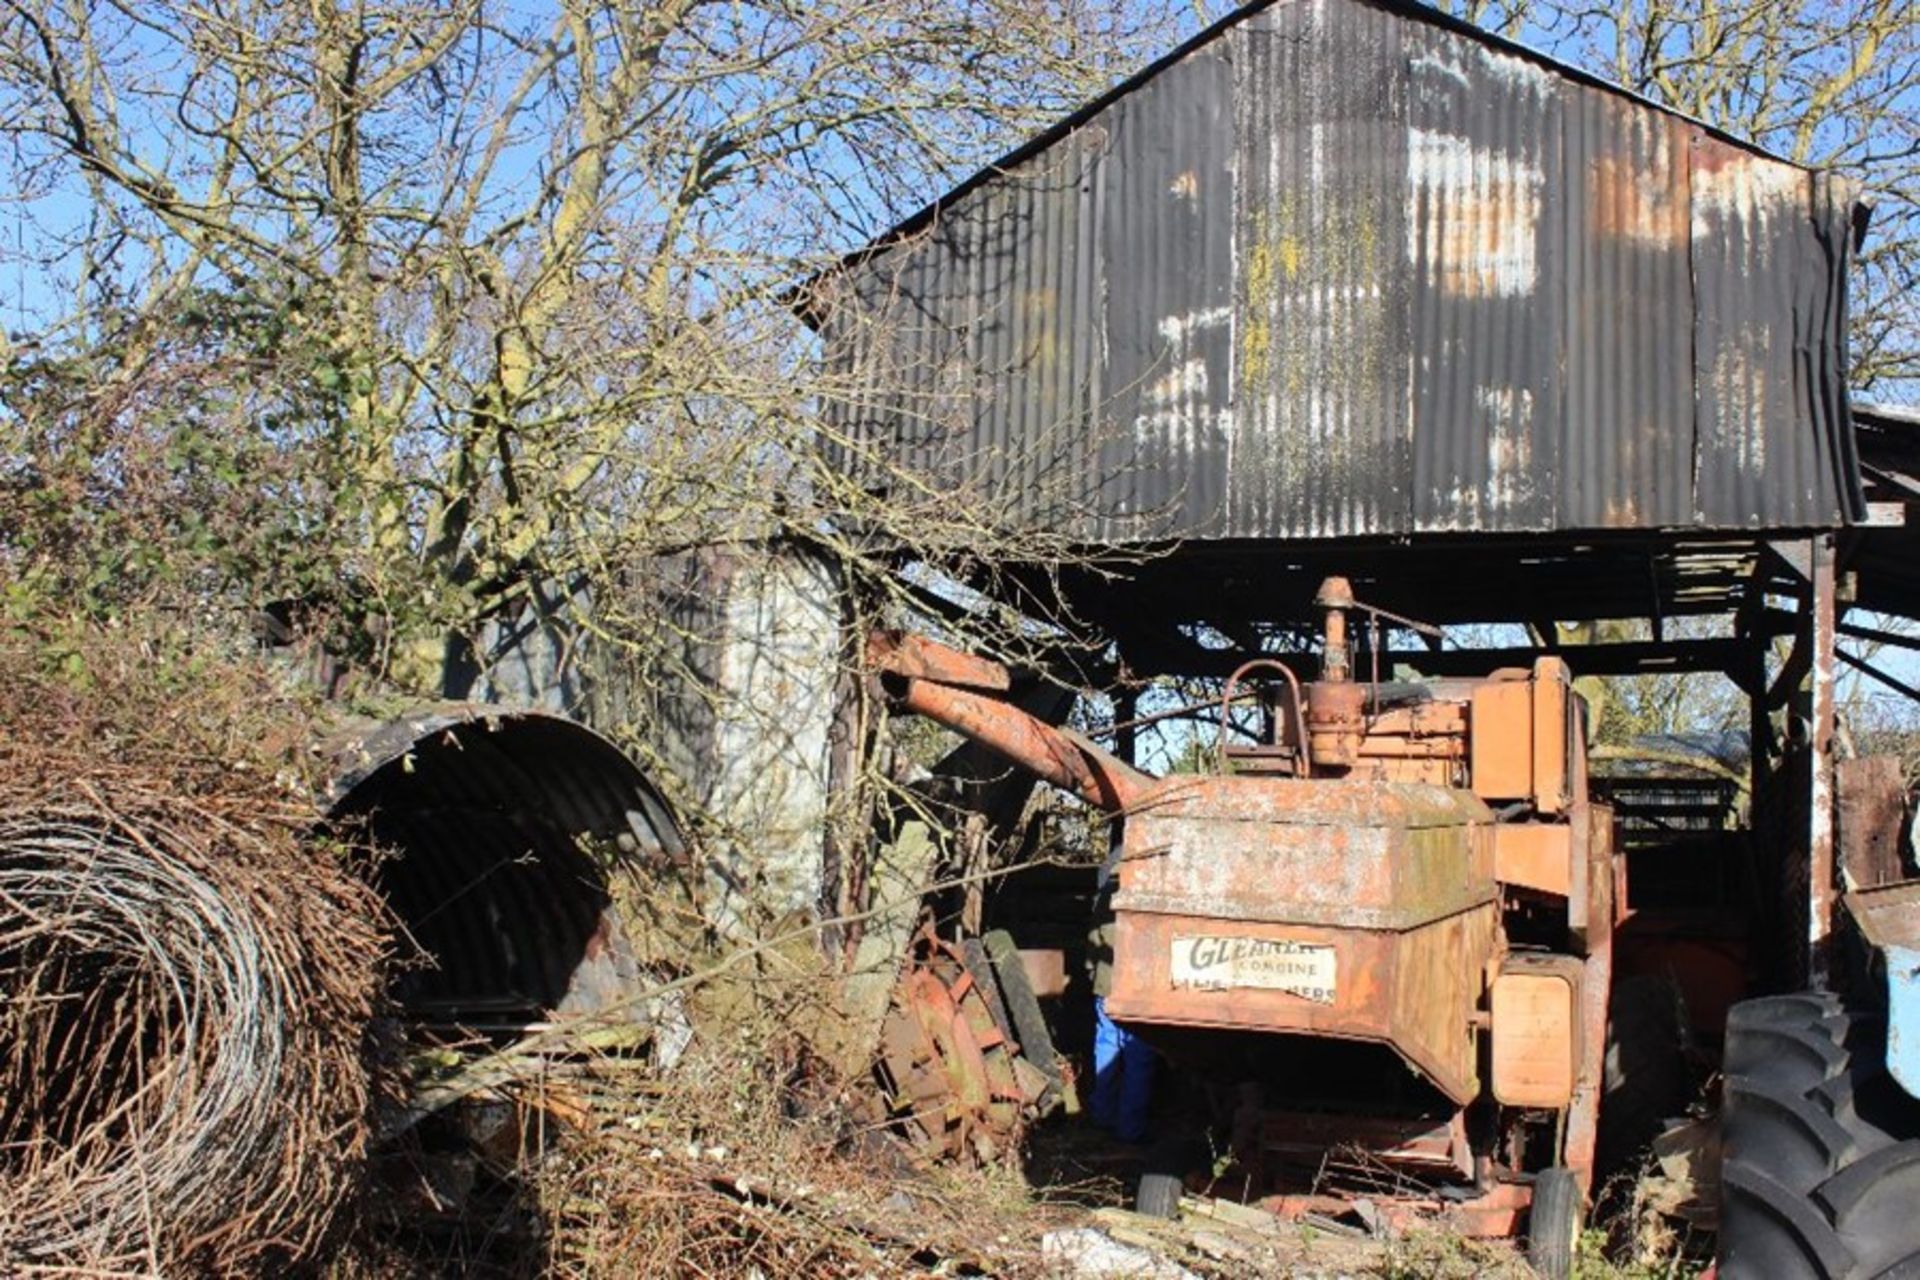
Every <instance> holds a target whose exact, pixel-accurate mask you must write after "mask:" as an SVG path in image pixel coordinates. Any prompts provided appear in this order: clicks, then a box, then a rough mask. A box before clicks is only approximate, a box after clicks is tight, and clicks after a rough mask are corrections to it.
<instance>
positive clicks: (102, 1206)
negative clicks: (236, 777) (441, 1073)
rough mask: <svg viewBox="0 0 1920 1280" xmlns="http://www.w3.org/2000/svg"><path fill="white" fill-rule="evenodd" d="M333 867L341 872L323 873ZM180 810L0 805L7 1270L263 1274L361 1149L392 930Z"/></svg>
mask: <svg viewBox="0 0 1920 1280" xmlns="http://www.w3.org/2000/svg"><path fill="white" fill-rule="evenodd" d="M321 856H324V855H321ZM313 858H314V855H313V854H312V853H311V852H309V851H306V850H303V848H302V846H301V845H300V843H299V842H298V841H296V840H293V839H291V838H290V837H288V836H287V835H286V833H284V832H281V831H275V830H272V829H262V828H260V827H257V826H250V825H248V824H246V823H245V822H243V821H236V820H233V819H232V818H230V817H228V816H226V815H223V814H219V813H215V812H209V811H207V810H204V809H201V808H197V807H195V806H193V805H191V804H188V803H185V802H180V801H177V800H174V799H172V798H170V797H168V796H166V795H165V794H158V793H156V794H140V793H137V792H136V793H134V794H126V787H125V783H124V779H123V780H122V789H121V794H118V795H114V796H110V797H103V796H100V795H98V794H97V793H96V794H91V795H89V796H87V797H85V798H83V799H82V800H80V801H78V802H71V801H65V800H62V801H57V802H54V803H46V802H44V801H43V802H42V803H39V804H35V805H32V806H29V807H26V808H20V807H10V806H7V805H5V804H4V803H0V995H3V996H4V1001H5V1003H4V1006H3V1007H0V1262H3V1261H8V1260H10V1261H11V1262H12V1264H13V1265H14V1266H16V1267H21V1268H28V1267H35V1266H44V1267H48V1268H52V1267H55V1266H73V1265H84V1266H88V1267H97V1268H108V1269H115V1268H123V1267H137V1268H145V1269H158V1270H161V1271H163V1272H164V1273H167V1274H173V1273H175V1272H176V1271H180V1270H192V1271H197V1272H203V1273H215V1274H235V1273H242V1272H253V1273H258V1272H259V1271H260V1270H262V1269H263V1268H266V1267H270V1266H273V1265H274V1264H275V1263H276V1262H285V1261H287V1260H290V1259H293V1258H299V1257H306V1256H311V1255H312V1254H313V1253H314V1252H315V1251H316V1250H317V1249H318V1247H319V1246H320V1243H321V1241H322V1240H323V1238H325V1237H326V1236H327V1235H328V1234H329V1232H330V1231H331V1230H332V1229H333V1227H334V1225H335V1220H336V1218H337V1217H338V1211H339V1208H340V1206H341V1204H342V1203H343V1201H344V1198H345V1196H346V1194H347V1191H348V1189H349V1187H350V1186H351V1185H352V1177H353V1174H354V1171H355V1170H354V1164H355V1162H356V1161H357V1160H358V1159H359V1158H360V1157H361V1156H362V1155H363V1153H364V1146H365V1140H366V1117H367V1112H368V1105H369V1083H368V1073H367V1070H366V1066H365V1063H364V1061H363V1060H362V1059H363V1050H364V1044H365V1038H366V1027H367V1023H368V1020H369V1018H370V1017H371V1014H372V1010H373V1000H374V995H375V992H376V990H377V980H378V975H377V972H376V969H377V959H378V956H379V954H380V946H381V943H380V935H379V932H378V926H377V921H378V912H377V910H375V909H374V908H373V907H372V906H371V903H370V899H368V898H366V897H365V893H366V891H365V889H364V887H363V886H361V885H360V884H359V882H358V881H357V880H356V879H355V878H354V877H352V876H351V875H348V874H346V873H345V872H344V871H342V870H341V869H339V868H334V867H329V866H326V865H314V863H313Z"/></svg>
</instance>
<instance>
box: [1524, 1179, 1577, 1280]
mask: <svg viewBox="0 0 1920 1280" xmlns="http://www.w3.org/2000/svg"><path fill="white" fill-rule="evenodd" d="M1580 1208H1581V1206H1580V1184H1579V1182H1578V1181H1576V1180H1575V1179H1574V1176H1573V1170H1571V1169H1568V1168H1566V1167H1565V1166H1563V1165H1554V1166H1553V1167H1552V1168H1551V1169H1542V1170H1541V1171H1540V1172H1539V1174H1538V1175H1537V1176H1536V1177H1535V1178H1534V1180H1533V1207H1532V1208H1531V1209H1529V1210H1528V1211H1527V1261H1528V1262H1529V1263H1531V1264H1533V1269H1534V1270H1535V1271H1538V1272H1539V1273H1540V1274H1541V1275H1542V1276H1543V1277H1545V1280H1567V1277H1569V1276H1571V1275H1572V1274H1573V1256H1574V1253H1575V1251H1576V1248H1577V1246H1578V1245H1579V1243H1580V1218H1581V1213H1580Z"/></svg>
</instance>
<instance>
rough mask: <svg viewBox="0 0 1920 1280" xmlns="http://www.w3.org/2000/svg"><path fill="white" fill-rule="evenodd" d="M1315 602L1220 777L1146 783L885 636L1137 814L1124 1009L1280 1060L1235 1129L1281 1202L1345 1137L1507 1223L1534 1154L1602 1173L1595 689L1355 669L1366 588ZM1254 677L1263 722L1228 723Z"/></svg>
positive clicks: (1002, 737) (1522, 1202)
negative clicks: (1586, 700) (1320, 640)
mask: <svg viewBox="0 0 1920 1280" xmlns="http://www.w3.org/2000/svg"><path fill="white" fill-rule="evenodd" d="M1316 604H1317V605H1319V606H1322V607H1324V609H1325V611H1326V612H1325V618H1326V625H1325V634H1324V650H1323V658H1322V663H1321V671H1320V676H1321V678H1320V679H1319V680H1316V681H1313V682H1310V683H1307V684H1304V685H1302V684H1300V683H1298V682H1297V681H1296V680H1295V678H1294V676H1293V673H1292V672H1291V671H1289V670H1287V669H1286V668H1285V667H1284V666H1282V665H1281V664H1280V663H1279V662H1277V661H1268V660H1260V661H1257V662H1254V663H1249V664H1247V666H1246V667H1244V668H1242V669H1241V671H1239V672H1236V673H1235V676H1234V677H1233V679H1231V680H1229V682H1228V685H1227V689H1226V691H1225V695H1224V698H1223V703H1222V707H1221V725H1222V734H1221V743H1220V751H1219V756H1218V768H1217V772H1215V773H1212V774H1208V775H1198V776H1196V775H1173V776H1168V777H1164V778H1155V777H1152V776H1149V775H1147V774H1145V773H1142V772H1140V771H1139V770H1137V769H1135V768H1133V767H1132V766H1130V765H1128V764H1127V763H1125V762H1123V761H1121V760H1119V759H1118V758H1116V757H1114V756H1112V755H1109V754H1108V753H1106V752H1105V751H1102V750H1101V749H1100V748H1098V747H1097V746H1095V745H1094V744H1093V743H1092V742H1090V741H1088V740H1087V739H1085V738H1084V737H1081V736H1080V735H1078V734H1075V733H1073V732H1071V731H1069V730H1066V729H1061V728H1056V727H1054V726H1050V725H1047V724H1045V723H1043V722H1041V721H1038V720H1036V719H1034V718H1033V717H1031V716H1028V715H1026V714H1025V713H1024V712H1021V711H1018V710H1016V709H1014V708H1012V707H1010V706H1009V705H1007V703H1005V702H1004V701H1001V700H1000V698H999V697H998V696H997V695H999V694H1000V693H1002V692H1003V691H1004V690H1005V689H1006V688H1007V687H1008V686H1007V684H1006V672H1005V671H1004V669H1001V668H998V667H996V666H994V664H991V663H982V662H981V661H980V660H979V659H977V658H973V657H969V656H967V655H963V654H959V653H956V652H954V651H952V650H946V649H942V648H941V647H940V646H938V645H935V644H932V643H931V642H928V641H925V640H923V639H920V638H917V637H901V636H897V635H892V634H884V635H879V636H876V637H875V642H874V645H873V650H872V656H873V658H874V660H875V665H876V666H877V668H878V669H879V670H880V671H881V672H882V673H883V678H884V680H885V682H886V684H887V687H888V689H889V692H890V693H891V695H892V697H893V699H894V702H895V704H896V705H897V706H899V707H900V708H901V709H903V710H906V711H910V712H913V713H917V714H921V715H925V716H928V717H930V718H932V719H934V720H937V721H939V722H941V723H943V724H945V725H948V726H949V727H951V728H954V729H956V730H958V731H960V732H962V733H964V734H966V735H968V736H970V737H972V738H974V739H976V740H978V741H981V742H983V743H985V744H987V745H989V746H991V747H993V748H994V749H995V750H997V751H999V752H1000V753H1002V754H1004V755H1006V756H1007V757H1008V758H1009V759H1011V760H1013V761H1015V762H1017V763H1019V764H1021V765H1023V766H1025V767H1027V768H1029V769H1031V770H1032V771H1033V772H1034V773H1036V774H1038V775H1039V776H1040V777H1042V778H1044V779H1046V780H1047V781H1049V782H1051V783H1053V784H1055V785H1057V786H1059V787H1062V788H1063V789H1065V790H1067V791H1069V792H1071V793H1073V794H1075V795H1077V796H1079V797H1080V798H1081V799H1083V800H1084V801H1086V802H1087V803H1089V804H1093V805H1096V806H1099V807H1102V808H1105V809H1107V810H1109V811H1112V812H1114V813H1116V814H1119V815H1121V816H1122V827H1121V835H1120V842H1121V848H1120V860H1119V863H1118V885H1117V891H1116V892H1115V895H1114V898H1113V907H1114V913H1115V941H1114V969H1113V974H1114V977H1113V989H1112V992H1111V994H1110V995H1109V997H1108V999H1107V1011H1108V1013H1109V1014H1110V1016H1112V1017H1113V1018H1114V1019H1115V1020H1117V1021H1120V1022H1122V1023H1125V1024H1128V1025H1130V1026H1132V1027H1133V1028H1135V1029H1136V1030H1138V1031H1140V1032H1141V1033H1142V1034H1145V1035H1147V1036H1149V1037H1150V1038H1151V1039H1153V1040H1154V1041H1155V1043H1156V1044H1158V1045H1160V1046H1162V1047H1163V1048H1164V1049H1165V1050H1166V1051H1167V1052H1168V1053H1169V1055H1170V1056H1173V1057H1176V1058H1179V1057H1181V1056H1183V1051H1186V1050H1191V1051H1192V1054H1193V1056H1196V1057H1198V1058H1202V1059H1207V1058H1210V1059H1211V1060H1212V1061H1214V1062H1215V1063H1216V1064H1218V1063H1221V1062H1223V1061H1224V1062H1225V1063H1226V1064H1228V1065H1230V1066H1233V1067H1236V1068H1237V1069H1238V1070H1239V1071H1240V1072H1242V1073H1246V1072H1248V1071H1255V1070H1256V1069H1255V1068H1253V1067H1251V1066H1249V1065H1248V1064H1251V1063H1254V1062H1256V1061H1259V1062H1266V1061H1270V1062H1272V1063H1273V1064H1275V1065H1274V1066H1273V1067H1272V1069H1270V1070H1268V1069H1264V1068H1261V1069H1258V1071H1257V1074H1259V1075H1261V1076H1263V1077H1264V1080H1255V1081H1254V1082H1253V1087H1251V1088H1249V1087H1248V1086H1247V1084H1246V1083H1245V1082H1244V1081H1243V1084H1242V1086H1241V1088H1240V1089H1239V1102H1238V1104H1237V1105H1236V1107H1235V1109H1234V1114H1233V1115H1232V1116H1231V1118H1230V1121H1228V1122H1227V1124H1226V1125H1224V1126H1223V1127H1230V1129H1231V1134H1232V1149H1233V1155H1234V1157H1235V1160H1236V1163H1237V1165H1238V1167H1239V1168H1241V1169H1242V1171H1244V1172H1247V1173H1248V1174H1249V1177H1250V1179H1252V1180H1254V1181H1259V1182H1261V1183H1262V1184H1263V1185H1264V1189H1263V1190H1262V1191H1260V1192H1259V1193H1258V1194H1260V1195H1261V1196H1263V1197H1264V1198H1265V1199H1266V1200H1267V1201H1268V1202H1269V1203H1270V1204H1271V1205H1272V1207H1275V1208H1277V1209H1279V1210H1281V1211H1283V1212H1298V1211H1305V1210H1311V1209H1317V1208H1326V1207H1329V1205H1328V1203H1327V1202H1328V1199H1329V1192H1328V1189H1327V1188H1328V1179H1327V1178H1326V1177H1325V1176H1324V1175H1325V1173H1326V1170H1327V1167H1328V1166H1327V1158H1328V1154H1329V1153H1334V1152H1347V1153H1349V1158H1350V1159H1357V1160H1358V1161H1359V1163H1361V1164H1363V1165H1367V1166H1370V1167H1373V1168H1374V1169H1375V1171H1376V1172H1377V1173H1379V1174H1380V1175H1381V1185H1382V1186H1387V1187H1390V1188H1391V1189H1392V1190H1391V1191H1390V1192H1389V1193H1387V1194H1382V1193H1380V1192H1379V1191H1375V1192H1372V1193H1371V1194H1370V1198H1372V1199H1374V1200H1375V1202H1376V1203H1379V1204H1382V1205H1383V1207H1385V1208H1387V1210H1388V1211H1389V1212H1393V1211H1395V1210H1399V1211H1411V1210H1420V1211H1440V1212H1444V1213H1445V1214H1447V1215H1448V1216H1450V1217H1451V1218H1452V1220H1453V1223H1454V1225H1455V1226H1457V1227H1459V1228H1462V1229H1465V1230H1469V1231H1475V1232H1479V1233H1482V1234H1490V1235H1502V1234H1509V1233H1511V1232H1513V1231H1514V1230H1515V1229H1516V1228H1517V1227H1518V1226H1519V1224H1520V1222H1521V1221H1522V1220H1523V1218H1524V1215H1525V1212H1526V1209H1527V1204H1528V1194H1529V1193H1528V1187H1529V1184H1530V1182H1531V1178H1532V1175H1533V1174H1534V1173H1536V1172H1537V1171H1538V1170H1540V1169H1542V1168H1545V1167H1548V1166H1551V1165H1561V1166H1564V1167H1565V1168H1567V1169H1569V1170H1570V1171H1571V1172H1572V1173H1573V1174H1574V1176H1575V1177H1576V1178H1577V1179H1578V1181H1579V1184H1580V1186H1581V1189H1582V1191H1583V1192H1584V1191H1585V1190H1587V1189H1588V1187H1589V1185H1590V1182H1591V1178H1592V1168H1593V1153H1594V1138H1595V1131H1596V1125H1597V1121H1598V1107H1599V1098H1600V1092H1601V1063H1602V1056H1603V1052H1604V1041H1605V1035H1606V1010H1607V994H1608V988H1609V982H1610V977H1611V973H1610V958H1611V940H1612V935H1613V928H1614V925H1615V923H1616V921H1617V919H1618V918H1619V916H1620V915H1621V914H1622V913H1623V912H1624V909H1625V904H1624V900H1623V899H1624V894H1623V892H1622V886H1621V883H1620V872H1619V864H1618V861H1617V860H1616V858H1615V857H1614V854H1613V848H1612V841H1611V838H1610V833H1611V818H1610V814H1609V813H1608V812H1607V811H1606V810H1605V808H1604V806H1600V805H1596V804H1594V803H1592V802H1590V801H1589V799H1588V797H1587V787H1586V750H1585V741H1586V739H1585V729H1584V709H1583V707H1582V704H1581V701H1580V699H1579V698H1578V697H1577V696H1576V695H1575V694H1574V693H1573V692H1572V689H1571V687H1570V684H1569V680H1568V675H1567V671H1566V668H1565V666H1564V664H1563V663H1561V662H1560V661H1559V660H1558V659H1555V658H1551V657H1544V658H1541V659H1539V660H1538V661H1537V662H1536V663H1535V664H1534V665H1533V667H1532V668H1531V669H1528V670H1511V671H1499V672H1494V673H1491V674H1490V675H1488V676H1487V677H1486V678H1484V679H1477V680H1459V681H1439V682H1434V683H1431V684H1422V685H1418V686H1409V685H1392V684H1382V683H1381V682H1379V681H1377V680H1360V679H1355V678H1354V673H1353V671H1352V669H1351V657H1350V654H1349V651H1348V645H1347V634H1348V615H1349V613H1350V612H1352V611H1353V610H1355V609H1357V608H1362V607H1363V606H1359V605H1358V604H1357V603H1356V602H1355V601H1353V600H1352V598H1351V592H1350V591H1349V590H1348V588H1347V586H1346V583H1345V582H1344V580H1342V579H1330V580H1329V581H1328V583H1327V584H1326V585H1325V586H1324V587H1323V588H1322V590H1321V593H1320V595H1319V597H1318V598H1317V599H1316ZM1263 678H1264V679H1263ZM1249 699H1250V700H1251V701H1252V703H1253V705H1254V706H1255V707H1256V708H1257V718H1258V719H1259V720H1260V722H1261V724H1262V725H1263V726H1264V727H1263V729H1262V731H1261V732H1259V733H1258V734H1256V735H1254V736H1255V737H1256V738H1257V740H1256V741H1253V742H1251V743H1246V742H1238V743H1236V742H1231V741H1229V735H1228V734H1227V732H1226V725H1227V724H1228V722H1229V720H1230V718H1231V712H1232V710H1233V708H1235V707H1236V706H1245V705H1246V701H1247V700H1249ZM1341 1046H1345V1048H1342V1047H1341ZM1353 1046H1360V1047H1363V1048H1366V1052H1364V1053H1360V1054H1354V1053H1353V1052H1352V1047H1353ZM1343 1053H1344V1054H1346V1055H1347V1056H1345V1057H1342V1056H1341V1055H1342V1054H1343ZM1369 1054H1370V1055H1371V1056H1370V1057H1369V1056H1368V1055H1369ZM1316 1055H1317V1056H1316ZM1383 1062H1384V1063H1385V1064H1387V1067H1386V1069H1385V1071H1384V1074H1383V1073H1382V1070H1383V1069H1382V1063H1383ZM1303 1063H1304V1064H1315V1063H1317V1064H1320V1065H1319V1067H1318V1071H1317V1074H1314V1073H1313V1068H1312V1067H1311V1066H1310V1065H1309V1066H1308V1067H1306V1068H1304V1070H1305V1071H1307V1074H1304V1075H1303V1074H1302V1071H1303V1068H1302V1064H1303ZM1395 1073H1398V1075H1399V1076H1401V1077H1404V1080H1398V1081H1396V1080H1395V1079H1393V1078H1392V1077H1393V1076H1394V1075H1395ZM1340 1076H1348V1077H1350V1078H1349V1079H1347V1080H1340V1079H1337V1078H1334V1077H1340ZM1376 1082H1377V1087H1376ZM1408 1082H1411V1083H1408ZM1343 1085H1344V1086H1346V1087H1345V1088H1343V1087H1342V1086H1343ZM1356 1090H1357V1092H1356ZM1376 1093H1377V1094H1379V1095H1381V1096H1379V1097H1375V1096H1372V1095H1373V1094H1376ZM1287 1169H1292V1170H1294V1171H1295V1175H1296V1176H1293V1177H1292V1178H1291V1181H1289V1179H1288V1177H1286V1176H1273V1177H1269V1176H1267V1175H1270V1174H1281V1173H1283V1172H1284V1171H1285V1170H1287ZM1301 1170H1309V1171H1317V1172H1314V1173H1312V1174H1311V1176H1306V1177H1300V1176H1297V1175H1298V1174H1299V1171H1301Z"/></svg>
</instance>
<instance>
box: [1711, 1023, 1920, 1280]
mask: <svg viewBox="0 0 1920 1280" xmlns="http://www.w3.org/2000/svg"><path fill="white" fill-rule="evenodd" d="M1884 1036H1885V1028H1884V1026H1883V1025H1882V1024H1881V1023H1880V1022H1879V1021H1878V1020H1877V1019H1874V1018H1870V1017H1865V1016H1861V1015H1857V1014H1853V1013H1850V1012H1849V1011H1847V1010H1846V1009H1844V1008H1842V1007H1841V1005H1840V1004H1839V1002H1838V1001H1837V1000H1835V999H1834V998H1833V997H1831V996H1775V997H1769V998H1767V999H1762V1000H1749V1001H1746V1002H1744V1003H1742V1004H1738V1005H1735V1006H1734V1008H1733V1010H1732V1012H1731V1013H1730V1014H1729V1016H1728V1018H1727V1082H1726V1099H1725V1104H1724V1106H1723V1108H1722V1114H1721V1150H1722V1162H1723V1170H1722V1176H1721V1207H1720V1240H1719V1275H1720V1276H1721V1277H1723V1280H1748V1278H1749V1277H1761V1276H1765V1277H1769V1280H1772V1278H1775V1277H1778V1278H1781V1280H1787V1278H1789V1277H1793V1278H1800V1277H1804V1278H1805V1280H1837V1278H1838V1277H1842V1276H1848V1277H1851V1276H1883V1275H1912V1274H1920V1214H1916V1213H1915V1212H1914V1211H1913V1206H1914V1205H1915V1204H1920V1138H1914V1137H1911V1136H1908V1135H1914V1134H1920V1114H1916V1110H1915V1107H1914V1105H1913V1102H1912V1100H1911V1099H1908V1098H1906V1097H1905V1094H1904V1091H1903V1090H1901V1089H1900V1088H1899V1086H1898V1085H1897V1084H1896V1083H1895V1082H1894V1081H1893V1080H1892V1078H1891V1077H1889V1076H1888V1075H1887V1073H1886V1046H1885V1040H1884Z"/></svg>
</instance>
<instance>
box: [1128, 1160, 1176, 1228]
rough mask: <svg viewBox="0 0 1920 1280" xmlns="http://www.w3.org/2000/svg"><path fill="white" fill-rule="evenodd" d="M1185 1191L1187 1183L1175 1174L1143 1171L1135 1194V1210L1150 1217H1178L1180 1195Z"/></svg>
mask: <svg viewBox="0 0 1920 1280" xmlns="http://www.w3.org/2000/svg"><path fill="white" fill-rule="evenodd" d="M1185 1191H1186V1184H1185V1183H1183V1182H1182V1181H1181V1180H1180V1179H1179V1178H1178V1177H1177V1176H1175V1175H1174V1174H1171V1173H1154V1172H1151V1171H1149V1172H1147V1173H1143V1174H1141V1175H1140V1186H1139V1189H1138V1190H1136V1191H1135V1192H1134V1196H1133V1208H1134V1212H1136V1213H1142V1214H1145V1215H1146V1216H1147V1217H1149V1218H1177V1217H1179V1216H1180V1197H1181V1195H1182V1194H1184V1193H1185Z"/></svg>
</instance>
